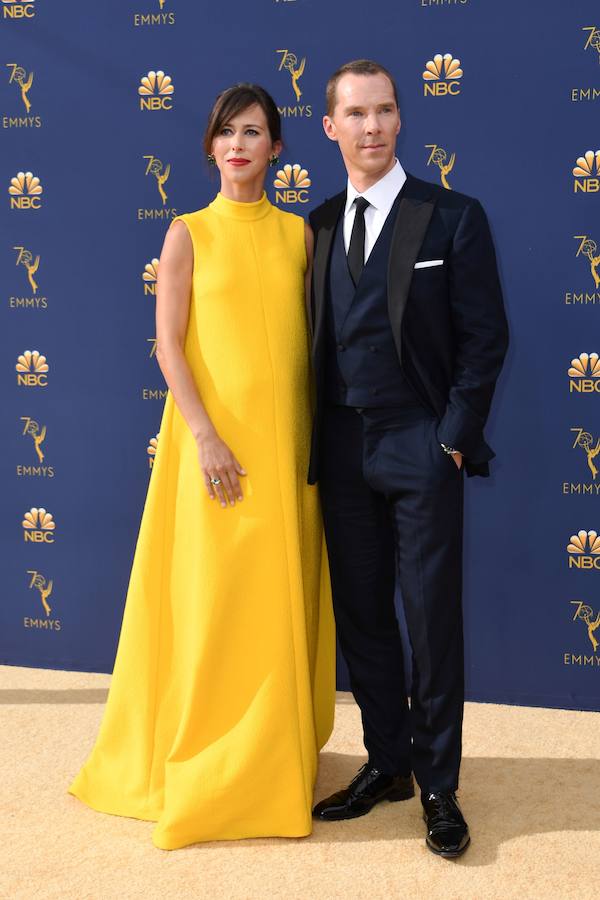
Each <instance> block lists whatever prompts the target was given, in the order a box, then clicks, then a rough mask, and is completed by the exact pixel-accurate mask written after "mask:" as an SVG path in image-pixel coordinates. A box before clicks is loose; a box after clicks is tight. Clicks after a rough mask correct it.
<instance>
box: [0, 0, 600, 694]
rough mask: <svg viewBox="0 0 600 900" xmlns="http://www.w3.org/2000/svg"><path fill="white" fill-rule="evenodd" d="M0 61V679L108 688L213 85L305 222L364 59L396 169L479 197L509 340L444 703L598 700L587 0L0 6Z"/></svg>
mask: <svg viewBox="0 0 600 900" xmlns="http://www.w3.org/2000/svg"><path fill="white" fill-rule="evenodd" d="M0 55H1V58H0V141H1V147H2V152H1V154H0V192H1V195H2V196H3V198H4V199H3V200H2V201H1V203H0V216H1V230H0V236H1V237H0V265H1V272H2V279H1V293H0V306H1V316H2V329H1V347H0V354H1V360H2V376H1V380H0V384H1V389H2V403H1V407H0V419H1V428H2V437H3V440H2V474H1V485H0V490H1V495H2V505H1V508H0V530H1V537H2V582H3V583H2V600H1V605H0V626H1V630H0V662H2V663H8V664H13V665H24V666H37V667H42V668H60V669H73V670H81V671H97V672H110V671H111V670H112V666H113V662H114V655H115V650H116V645H117V639H118V634H119V629H120V625H121V618H122V613H123V606H124V601H125V594H126V589H127V583H128V578H129V571H130V567H131V562H132V559H133V553H134V549H135V542H136V538H137V532H138V528H139V522H140V518H141V514H142V509H143V504H144V499H145V496H146V491H147V487H148V480H149V478H150V477H151V475H152V462H153V458H154V454H155V452H156V448H157V443H158V442H159V441H160V436H159V435H158V434H157V431H158V428H159V424H160V419H161V413H162V408H163V404H164V400H165V396H166V384H165V382H164V380H163V378H162V375H161V372H160V369H159V367H158V365H157V362H156V359H155V343H156V342H155V324H154V313H155V309H154V307H155V285H156V275H157V270H158V265H159V263H158V257H159V255H160V250H161V246H162V241H163V238H164V234H165V232H166V230H167V228H168V225H169V222H170V220H171V219H172V218H173V217H174V216H175V215H177V214H178V213H183V212H187V211H192V210H195V209H198V208H200V207H202V206H204V205H206V204H207V203H208V202H210V200H211V199H212V197H213V196H214V195H215V193H216V191H217V190H218V180H217V177H216V175H215V174H214V173H211V172H210V171H209V168H208V166H207V165H206V161H205V159H204V155H203V152H202V135H203V131H204V127H205V123H206V117H207V114H208V111H209V109H210V107H211V105H212V103H213V100H214V98H215V96H216V94H217V93H218V92H219V91H220V90H221V89H223V88H225V87H227V86H229V85H231V84H233V83H235V82H237V81H255V82H258V83H259V84H262V85H263V86H264V87H265V88H267V90H269V91H270V92H271V93H272V94H273V96H274V97H275V99H276V102H277V104H278V106H279V110H280V113H281V115H282V117H283V125H284V138H285V149H284V151H283V153H282V159H281V166H280V168H279V170H273V171H269V174H268V185H267V188H268V193H269V196H270V198H271V200H272V202H273V203H275V204H278V205H280V206H281V207H282V208H284V209H287V210H291V211H293V212H296V213H300V214H301V215H304V216H306V215H307V214H308V212H309V210H310V209H312V208H313V207H314V206H316V205H317V204H318V203H320V202H321V201H322V200H323V199H324V198H325V197H327V196H331V195H332V194H334V193H336V192H337V191H338V190H340V189H341V188H342V187H343V186H344V183H345V176H344V171H343V168H342V165H341V161H340V158H339V152H338V150H337V147H336V146H335V145H334V144H332V143H331V142H329V141H328V140H327V139H326V138H325V136H324V134H323V131H322V125H321V118H322V115H323V112H324V87H325V83H326V80H327V77H328V76H329V75H330V74H331V73H332V71H333V70H334V69H335V68H337V67H338V66H339V65H340V64H342V63H344V62H346V61H348V60H350V59H355V58H358V57H369V58H372V59H375V60H378V61H380V62H382V63H383V64H384V65H385V66H387V67H388V68H389V69H390V70H391V71H392V72H393V74H394V76H395V77H396V79H397V82H398V88H399V94H400V105H401V117H402V123H403V124H402V130H401V134H400V138H399V142H398V156H399V158H400V160H401V162H402V163H403V165H404V167H405V168H406V169H407V170H408V171H409V172H411V173H412V174H414V175H416V176H418V177H420V178H425V179H428V180H431V181H434V182H437V183H440V184H442V185H443V186H444V188H445V189H447V190H458V191H463V192H464V193H466V194H469V195H473V196H475V197H477V198H479V199H480V200H481V202H482V203H483V206H484V208H485V209H486V211H487V214H488V217H489V220H490V225H491V228H492V232H493V235H494V239H495V242H496V247H497V253H498V258H499V265H500V270H501V277H502V282H503V287H504V291H505V297H506V304H507V310H508V315H509V319H510V325H511V333H512V345H511V349H510V353H509V357H508V359H507V363H506V367H505V369H504V371H503V374H502V377H501V380H500V382H499V385H498V389H497V394H496V402H495V405H494V410H493V414H492V418H491V420H490V423H489V428H488V436H489V440H490V442H491V444H492V446H493V447H494V448H495V450H496V452H497V459H496V460H495V461H494V463H493V474H492V476H491V477H490V478H489V479H487V480H484V479H470V480H468V481H467V483H466V488H467V490H466V495H467V496H466V543H465V582H466V584H465V618H466V624H465V627H466V653H467V656H466V664H467V685H468V696H469V698H470V699H475V700H488V701H496V702H507V703H522V704H533V705H542V706H559V707H572V708H580V709H600V647H599V643H600V475H599V472H600V356H599V354H600V221H599V218H598V204H599V197H600V149H598V148H599V147H600V130H599V128H598V112H599V110H600V10H599V9H598V7H597V4H596V3H592V2H576V0H575V2H573V3H571V4H568V5H567V4H565V3H564V2H562V0H546V2H544V3H542V2H537V3H529V4H524V3H522V2H521V0H403V2H401V3H390V2H389V0H370V2H369V3H368V4H366V3H364V2H363V0H252V2H248V0H246V2H244V0H230V2H228V3H207V2H191V0H139V2H129V0H127V2H125V0H119V2H116V0H103V2H100V3H94V4H92V3H80V2H75V0H62V2H61V0H30V2H17V0H0ZM241 301H243V298H241ZM199 552H201V548H199ZM198 602H199V603H201V602H202V598H201V597H199V598H198ZM240 602H243V596H241V597H240ZM339 684H340V687H343V688H345V687H347V679H346V672H345V669H344V666H343V661H340V672H339Z"/></svg>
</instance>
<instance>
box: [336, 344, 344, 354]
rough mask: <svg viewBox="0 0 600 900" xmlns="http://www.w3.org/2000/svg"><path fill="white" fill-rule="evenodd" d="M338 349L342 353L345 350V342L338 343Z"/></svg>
mask: <svg viewBox="0 0 600 900" xmlns="http://www.w3.org/2000/svg"><path fill="white" fill-rule="evenodd" d="M337 349H338V350H339V351H340V353H341V352H342V350H345V349H346V348H345V347H344V345H343V344H338V345H337Z"/></svg>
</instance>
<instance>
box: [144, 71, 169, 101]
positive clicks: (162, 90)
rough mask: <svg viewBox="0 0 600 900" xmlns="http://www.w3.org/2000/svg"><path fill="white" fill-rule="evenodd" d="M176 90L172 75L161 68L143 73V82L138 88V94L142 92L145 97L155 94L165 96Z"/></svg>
mask: <svg viewBox="0 0 600 900" xmlns="http://www.w3.org/2000/svg"><path fill="white" fill-rule="evenodd" d="M174 91H175V87H174V86H173V82H172V80H171V77H170V76H169V75H165V73H164V72H162V71H160V70H159V71H158V72H148V74H147V75H143V76H142V78H141V84H140V86H139V88H138V94H141V95H142V96H143V97H147V96H152V95H155V94H159V95H161V96H163V97H164V96H165V95H166V94H172V93H174Z"/></svg>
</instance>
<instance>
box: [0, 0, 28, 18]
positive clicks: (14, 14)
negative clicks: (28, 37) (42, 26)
mask: <svg viewBox="0 0 600 900" xmlns="http://www.w3.org/2000/svg"><path fill="white" fill-rule="evenodd" d="M34 16H35V0H29V2H28V3H19V2H18V0H2V18H3V19H33V17H34Z"/></svg>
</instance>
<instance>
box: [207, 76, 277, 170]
mask: <svg viewBox="0 0 600 900" xmlns="http://www.w3.org/2000/svg"><path fill="white" fill-rule="evenodd" d="M255 103H258V105H259V106H260V107H261V109H262V110H263V112H264V114H265V117H266V119H267V126H268V128H269V134H270V135H271V141H272V143H275V141H280V140H281V117H280V115H279V111H278V109H277V106H276V104H275V101H274V100H273V98H272V97H271V95H270V94H268V93H267V91H265V89H264V88H262V87H261V86H260V85H258V84H247V83H244V82H242V83H240V84H234V85H233V87H230V88H227V90H225V91H221V93H220V94H219V96H218V97H217V99H216V100H215V103H214V106H213V108H212V109H211V111H210V115H209V117H208V124H207V126H206V131H205V133H204V149H205V151H206V154H207V155H208V154H209V153H212V143H213V141H214V139H215V137H216V136H217V135H218V133H219V131H220V130H221V128H223V126H224V125H225V124H226V123H227V122H230V121H231V119H233V118H234V116H237V115H238V114H239V113H241V112H243V111H244V110H245V109H248V107H249V106H253V105H254V104H255Z"/></svg>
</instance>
